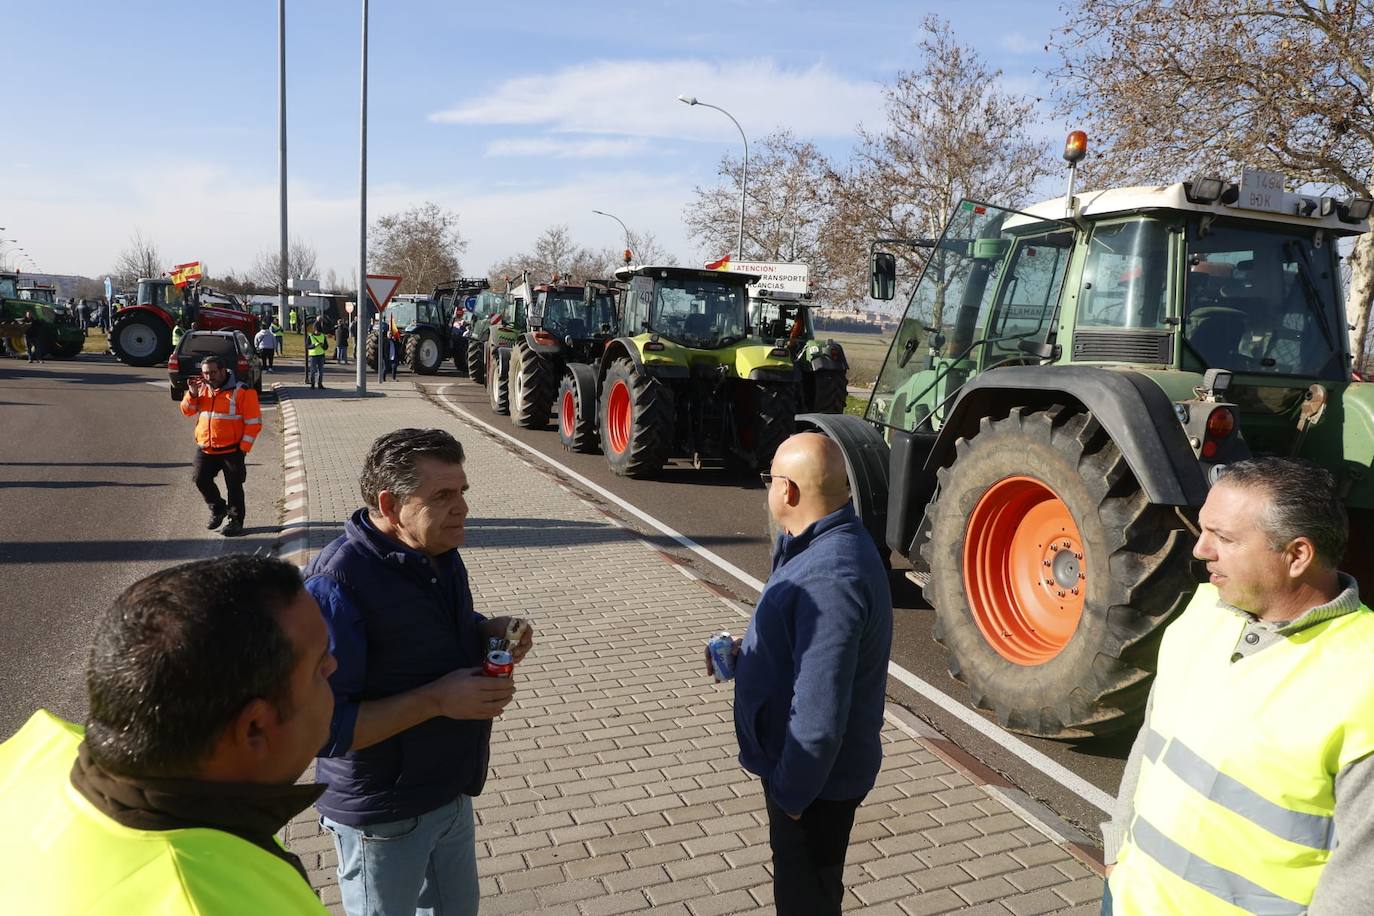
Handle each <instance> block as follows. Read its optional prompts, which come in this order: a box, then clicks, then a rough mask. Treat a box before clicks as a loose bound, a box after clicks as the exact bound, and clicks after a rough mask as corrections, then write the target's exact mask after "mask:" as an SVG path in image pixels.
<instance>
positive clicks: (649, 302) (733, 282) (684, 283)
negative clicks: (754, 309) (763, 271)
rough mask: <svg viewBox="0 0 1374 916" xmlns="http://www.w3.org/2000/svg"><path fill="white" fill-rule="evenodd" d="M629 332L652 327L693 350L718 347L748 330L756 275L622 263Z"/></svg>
mask: <svg viewBox="0 0 1374 916" xmlns="http://www.w3.org/2000/svg"><path fill="white" fill-rule="evenodd" d="M616 278H617V279H619V280H622V281H628V288H627V290H626V293H625V306H624V310H623V314H624V319H625V321H624V326H623V331H624V333H630V334H634V333H640V332H642V331H648V332H649V333H650V334H657V335H658V336H659V337H662V338H663V339H665V340H668V341H671V342H672V343H675V344H678V345H679V346H682V347H687V348H689V349H693V350H718V349H721V348H724V347H729V346H731V345H733V344H737V343H739V342H740V341H741V340H743V339H744V338H746V337H747V336H748V335H749V293H748V288H749V284H750V283H751V282H752V281H754V280H756V279H757V276H756V275H755V274H745V273H734V272H729V271H719V270H697V269H694V268H689V267H640V268H622V269H620V270H618V271H616Z"/></svg>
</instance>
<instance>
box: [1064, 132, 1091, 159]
mask: <svg viewBox="0 0 1374 916" xmlns="http://www.w3.org/2000/svg"><path fill="white" fill-rule="evenodd" d="M1086 155H1088V135H1087V134H1086V133H1084V132H1083V131H1081V130H1075V131H1073V132H1072V133H1070V134H1069V137H1068V139H1067V140H1065V141H1064V158H1065V159H1067V160H1068V161H1069V162H1077V161H1078V160H1080V159H1082V158H1083V157H1084V156H1086Z"/></svg>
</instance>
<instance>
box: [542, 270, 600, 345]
mask: <svg viewBox="0 0 1374 916" xmlns="http://www.w3.org/2000/svg"><path fill="white" fill-rule="evenodd" d="M528 318H529V324H530V327H531V328H534V329H537V330H541V331H543V332H545V333H546V334H550V335H552V336H554V337H556V338H558V339H559V340H565V339H568V338H572V339H573V340H586V339H591V338H594V337H602V338H605V339H609V338H610V337H611V335H612V334H613V333H614V331H615V300H614V296H613V294H612V292H611V291H610V290H609V289H606V288H605V287H604V286H603V287H600V288H598V287H597V286H596V285H591V284H589V285H586V286H582V285H576V286H574V285H567V284H558V283H556V282H555V283H549V284H544V285H540V286H537V287H535V289H534V301H533V302H532V303H531V304H530V307H529V316H528Z"/></svg>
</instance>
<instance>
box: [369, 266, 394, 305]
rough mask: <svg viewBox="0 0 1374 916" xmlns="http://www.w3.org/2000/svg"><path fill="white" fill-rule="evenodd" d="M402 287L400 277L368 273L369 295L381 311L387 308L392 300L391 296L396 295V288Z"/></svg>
mask: <svg viewBox="0 0 1374 916" xmlns="http://www.w3.org/2000/svg"><path fill="white" fill-rule="evenodd" d="M400 288H401V278H400V277H393V276H391V275H390V274H368V275H367V296H368V298H369V299H371V300H372V304H373V305H375V306H376V307H377V311H379V312H380V311H383V310H385V309H386V304H387V303H388V302H390V301H391V297H392V296H394V295H396V290H398V289H400Z"/></svg>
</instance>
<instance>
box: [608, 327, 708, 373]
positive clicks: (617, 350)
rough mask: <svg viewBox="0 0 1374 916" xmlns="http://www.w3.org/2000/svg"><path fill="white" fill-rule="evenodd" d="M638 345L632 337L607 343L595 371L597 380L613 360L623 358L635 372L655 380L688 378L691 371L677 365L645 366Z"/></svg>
mask: <svg viewBox="0 0 1374 916" xmlns="http://www.w3.org/2000/svg"><path fill="white" fill-rule="evenodd" d="M639 347H640V344H639V343H638V342H637V341H636V340H635V339H634V338H632V337H617V338H615V339H614V340H610V341H607V343H606V349H605V350H604V351H603V352H602V354H601V364H600V366H599V368H598V370H597V376H598V378H605V377H606V370H607V369H609V368H610V365H611V363H612V362H614V361H615V360H617V359H619V358H621V357H625V358H626V359H628V360H630V362H632V363H634V366H635V371H636V372H642V373H644V374H645V375H651V376H654V377H655V378H689V377H690V375H691V370H690V369H689V368H688V367H687V366H685V365H682V364H679V363H670V364H667V365H658V366H646V365H645V364H644V355H643V354H642V353H641V352H640V349H639Z"/></svg>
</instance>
